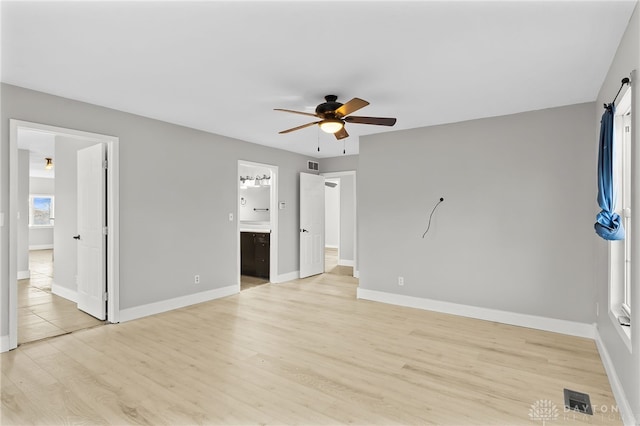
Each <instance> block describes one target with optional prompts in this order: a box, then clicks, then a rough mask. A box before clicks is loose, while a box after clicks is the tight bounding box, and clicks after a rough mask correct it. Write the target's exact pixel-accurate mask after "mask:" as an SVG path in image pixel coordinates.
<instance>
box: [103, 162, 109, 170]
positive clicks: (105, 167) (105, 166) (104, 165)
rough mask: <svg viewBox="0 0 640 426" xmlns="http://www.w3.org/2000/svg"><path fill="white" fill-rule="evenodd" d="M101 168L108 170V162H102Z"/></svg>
mask: <svg viewBox="0 0 640 426" xmlns="http://www.w3.org/2000/svg"><path fill="white" fill-rule="evenodd" d="M102 166H103V167H104V169H105V170H106V169H108V168H109V161H107V160H104V163H102Z"/></svg>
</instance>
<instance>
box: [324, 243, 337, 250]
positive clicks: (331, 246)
mask: <svg viewBox="0 0 640 426" xmlns="http://www.w3.org/2000/svg"><path fill="white" fill-rule="evenodd" d="M324 248H328V249H337V248H339V246H337V245H335V244H325V245H324Z"/></svg>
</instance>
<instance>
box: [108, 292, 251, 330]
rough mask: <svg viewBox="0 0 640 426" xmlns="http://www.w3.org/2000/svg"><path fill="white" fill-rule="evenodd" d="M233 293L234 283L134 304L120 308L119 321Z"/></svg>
mask: <svg viewBox="0 0 640 426" xmlns="http://www.w3.org/2000/svg"><path fill="white" fill-rule="evenodd" d="M234 294H238V286H237V285H236V284H233V285H230V286H226V287H222V288H216V289H213V290H207V291H203V292H200V293H194V294H188V295H186V296H180V297H176V298H173V299H168V300H161V301H160V302H154V303H149V304H146V305H142V306H135V307H133V308H127V309H122V310H121V311H120V322H125V321H131V320H135V319H138V318H143V317H147V316H149V315H155V314H160V313H162V312H167V311H171V310H174V309H179V308H184V307H185V306H190V305H195V304H197V303H203V302H208V301H210V300H214V299H220V298H222V297H227V296H231V295H234Z"/></svg>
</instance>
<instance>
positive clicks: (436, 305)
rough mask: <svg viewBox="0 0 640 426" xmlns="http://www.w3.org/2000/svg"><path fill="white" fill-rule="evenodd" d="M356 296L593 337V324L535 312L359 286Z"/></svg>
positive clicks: (594, 333) (594, 335)
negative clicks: (479, 305) (528, 312)
mask: <svg viewBox="0 0 640 426" xmlns="http://www.w3.org/2000/svg"><path fill="white" fill-rule="evenodd" d="M358 299H365V300H371V301H374V302H382V303H389V304H391V305H399V306H406V307H409V308H417V309H424V310H428V311H436V312H442V313H445V314H452V315H459V316H462V317H468V318H475V319H481V320H486V321H494V322H499V323H503V324H509V325H516V326H520V327H528V328H535V329H538V330H544V331H552V332H554V333H562V334H568V335H570V336H578V337H586V338H589V339H595V337H596V327H595V325H594V324H586V323H581V322H574V321H566V320H560V319H554V318H545V317H539V316H535V315H527V314H519V313H516V312H508V311H500V310H497V309H490V308H481V307H477V306H469V305H460V304H457V303H451V302H443V301H440V300H433V299H423V298H420V297H413V296H405V295H402V294H393V293H386V292H382V291H376V290H368V289H364V288H360V287H358Z"/></svg>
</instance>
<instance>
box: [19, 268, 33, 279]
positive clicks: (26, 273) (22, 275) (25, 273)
mask: <svg viewBox="0 0 640 426" xmlns="http://www.w3.org/2000/svg"><path fill="white" fill-rule="evenodd" d="M29 278H31V271H29V270H27V271H18V279H19V280H28V279H29Z"/></svg>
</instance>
